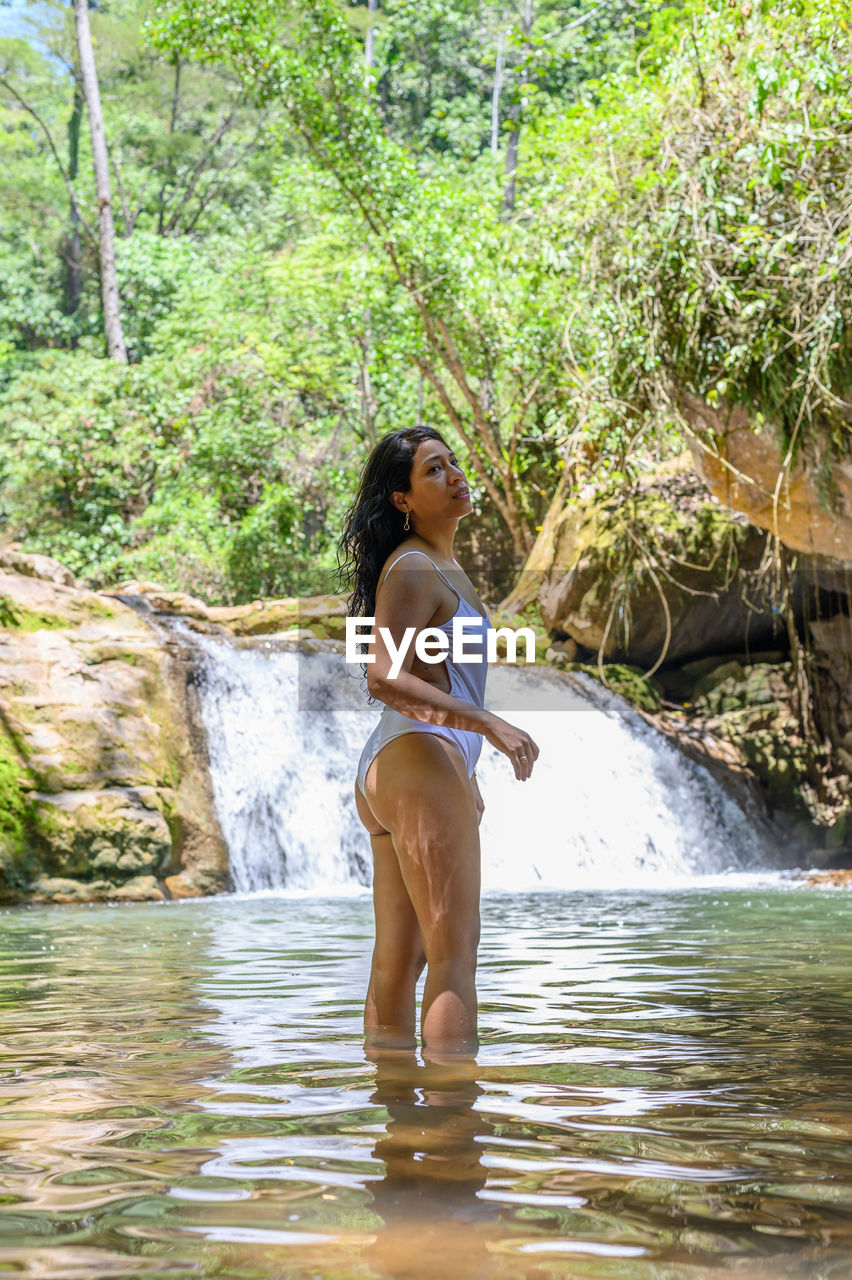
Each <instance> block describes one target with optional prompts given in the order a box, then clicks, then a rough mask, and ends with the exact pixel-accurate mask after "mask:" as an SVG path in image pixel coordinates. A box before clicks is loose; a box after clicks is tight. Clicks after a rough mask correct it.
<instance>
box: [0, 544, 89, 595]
mask: <svg viewBox="0 0 852 1280" xmlns="http://www.w3.org/2000/svg"><path fill="white" fill-rule="evenodd" d="M0 568H2V569H8V570H10V571H11V572H12V573H20V574H22V575H23V576H24V577H27V578H41V579H42V580H43V581H45V582H55V583H59V584H60V585H61V586H65V587H73V586H74V584H75V581H76V579H75V577H74V575H73V573H72V572H71V570H70V569H66V568H65V565H64V564H60V563H59V561H58V560H54V559H53V558H52V557H51V556H41V555H35V554H32V553H30V552H29V551H18V550H17V548H16V547H0Z"/></svg>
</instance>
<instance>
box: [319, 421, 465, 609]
mask: <svg viewBox="0 0 852 1280" xmlns="http://www.w3.org/2000/svg"><path fill="white" fill-rule="evenodd" d="M424 440H438V441H440V443H441V444H443V445H445V446H446V443H447V442H446V440H444V438H443V436H442V435H441V434H440V433H439V432H438V431H436V430H435V429H434V428H433V427H406V428H405V429H403V430H401V431H390V432H388V434H387V435H386V436H382V438H381V440H380V441H379V442H378V444H377V445H376V447H375V448H374V449H373V452H372V453H371V454H370V456H369V458H368V459H367V461H366V463H365V465H364V470H363V471H362V472H361V482H360V484H359V485H358V492H357V494H356V495H355V500H354V502H353V503H352V505H351V507H350V508H349V510H348V511H347V512H346V515H345V516H344V523H343V533H342V534H341V536H340V541H339V543H338V549H337V563H338V580H339V583H340V588H341V590H344V591H348V592H349V599H348V601H347V610H348V613H349V616H350V617H351V618H356V617H372V616H373V614H374V613H375V608H376V587H377V586H378V582H379V574H380V573H381V571H382V565H383V564H384V562H385V561H386V560H387V558H388V556H389V555H390V553H391V552H392V551H393V549H394V547H397V546H399V544H400V542H402V540H403V538H405V537H406V536H407V535H406V532H405V530H404V528H403V525H404V524H405V516H404V515H403V513H402V512H401V511H398V510H397V508H396V507H395V506H394V505H393V503H392V502H391V497H390V496H391V494H392V493H396V492H397V491H398V490H399V491H401V492H403V493H405V492H407V490H409V489H410V488H411V465H412V463H413V462H414V455H415V453H416V452H417V450H418V448H419V446H420V445H421V444H422V443H423V441H424ZM409 532H410V530H409Z"/></svg>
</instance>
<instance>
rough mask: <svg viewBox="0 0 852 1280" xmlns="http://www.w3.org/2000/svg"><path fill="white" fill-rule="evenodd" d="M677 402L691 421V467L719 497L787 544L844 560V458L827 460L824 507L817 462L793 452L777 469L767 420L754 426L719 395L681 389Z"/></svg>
mask: <svg viewBox="0 0 852 1280" xmlns="http://www.w3.org/2000/svg"><path fill="white" fill-rule="evenodd" d="M681 408H682V410H683V412H684V414H685V416H686V417H687V418H688V419H689V420H690V422H691V424H692V425H693V426H694V427H695V428H696V433H697V438H692V439H691V440H690V448H691V450H692V456H693V459H694V461H695V467H696V469H697V471H698V473H699V474H700V475H701V476H702V478H703V479H704V481H705V483H706V484H707V485H708V486H709V488H710V489H711V490H712V492H713V493H714V494H715V495H716V497H717V498H718V499H719V501H720V502H723V503H724V504H725V505H726V506H727V507H731V508H733V509H734V510H736V511H739V512H742V513H743V514H744V515H746V516H747V517H748V519H749V521H750V522H751V523H752V524H754V525H757V526H759V527H760V528H761V529H768V530H770V531H772V532H773V533H777V535H778V537H779V538H780V539H781V541H782V542H783V543H784V544H785V546H787V547H790V548H791V550H794V551H801V552H805V553H807V554H809V555H816V556H825V557H829V559H830V560H831V561H834V562H841V563H842V564H844V565H852V459H843V460H839V461H837V462H835V464H834V465H833V466H832V469H831V479H830V485H829V486H828V487H829V488H830V489H831V490H833V494H832V495H831V496H832V497H833V503H834V506H833V509H831V507H830V506H829V504H828V502H824V501H821V498H820V492H819V489H820V488H821V487H822V488H823V489H824V488H825V487H826V486H825V481H824V480H823V481H822V483H821V482H820V480H819V479H818V466H817V464H815V463H812V462H809V461H808V460H807V459H806V458H805V457H802V456H800V457H799V458H797V460H796V463H795V465H794V466H791V467H790V468H789V469H788V471H787V473H786V474H784V475H782V472H783V463H784V456H783V454H782V450H781V448H780V447H779V444H778V440H777V436H776V433H775V431H773V429H772V428H771V426H769V425H765V426H763V427H761V429H760V430H755V429H754V423H753V419H752V418H751V417H750V415H749V414H748V413H747V412H746V410H745V409H743V408H741V407H740V406H733V407H731V406H729V405H726V404H725V403H724V401H720V402H719V405H718V406H715V407H711V406H710V405H707V404H705V403H704V402H703V401H701V400H698V399H697V398H696V397H694V396H690V395H683V396H682V397H681ZM779 476H781V482H780V484H779ZM776 491H777V499H776V496H775V495H776Z"/></svg>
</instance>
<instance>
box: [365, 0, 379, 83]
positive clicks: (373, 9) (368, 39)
mask: <svg viewBox="0 0 852 1280" xmlns="http://www.w3.org/2000/svg"><path fill="white" fill-rule="evenodd" d="M378 10H379V0H367V34H366V35H365V36H364V66H366V67H371V66H372V65H373V62H374V45H373V14H374V13H378Z"/></svg>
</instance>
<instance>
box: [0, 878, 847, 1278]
mask: <svg viewBox="0 0 852 1280" xmlns="http://www.w3.org/2000/svg"><path fill="white" fill-rule="evenodd" d="M483 906H484V920H483V940H482V947H481V952H480V954H481V967H480V976H479V994H480V1011H481V1018H480V1022H481V1034H482V1048H481V1051H480V1053H479V1056H478V1060H477V1063H476V1064H475V1066H471V1067H469V1068H467V1069H463V1068H461V1067H458V1066H456V1067H454V1066H452V1065H444V1066H441V1065H438V1064H429V1063H424V1062H423V1061H422V1059H419V1058H416V1057H415V1056H414V1055H396V1056H389V1057H386V1058H382V1059H380V1060H379V1061H371V1060H369V1059H368V1058H367V1057H366V1056H365V1052H364V1047H363V1041H362V1037H361V1025H360V1019H361V1007H362V999H363V993H364V987H365V982H366V974H367V967H368V961H369V952H370V939H371V911H370V903H369V900H368V899H367V898H366V897H354V898H348V899H346V898H342V899H329V900H320V899H316V898H287V897H283V896H278V897H256V898H243V899H238V898H220V899H215V900H208V901H203V902H192V903H169V904H163V905H156V906H155V905H150V906H149V905H135V906H126V905H123V906H97V907H96V906H92V907H78V908H74V907H66V908H63V907H44V908H16V909H11V910H6V911H5V912H3V913H0V999H2V1026H3V1037H2V1039H3V1043H2V1056H0V1102H1V1103H2V1111H0V1140H2V1151H0V1168H2V1183H1V1184H0V1185H2V1196H0V1272H2V1274H20V1275H27V1276H44V1277H51V1280H62V1278H63V1277H92V1276H97V1277H101V1276H103V1277H131V1276H144V1277H157V1276H164V1277H177V1276H203V1277H208V1276H209V1277H234V1278H239V1280H250V1278H254V1277H258V1280H259V1278H260V1277H264V1278H265V1280H266V1278H270V1277H272V1278H282V1280H283V1277H287V1280H291V1278H292V1280H313V1278H314V1277H322V1278H323V1280H344V1278H346V1280H348V1278H350V1277H351V1278H353V1280H354V1278H358V1280H360V1278H363V1280H371V1278H373V1277H394V1278H396V1277H399V1278H402V1277H405V1278H406V1280H408V1278H409V1277H411V1278H416V1277H435V1278H437V1277H439V1276H440V1277H449V1278H450V1280H473V1278H474V1277H476V1278H479V1277H500V1278H503V1280H516V1278H518V1277H527V1276H531V1277H532V1276H535V1277H539V1276H540V1277H564V1276H568V1277H607V1278H609V1277H613V1278H615V1277H618V1278H619V1280H621V1278H622V1277H627V1278H628V1280H632V1278H633V1277H636V1280H680V1278H681V1277H684V1278H686V1280H691V1278H693V1277H695V1278H698V1277H705V1276H711V1275H713V1276H718V1275H721V1274H723V1273H724V1274H730V1275H731V1276H735V1277H738V1278H739V1277H774V1276H796V1277H799V1276H801V1277H803V1278H805V1277H807V1278H808V1280H811V1278H812V1277H820V1278H832V1280H833V1278H834V1277H844V1278H847V1277H849V1276H850V1275H852V1071H851V1070H850V1067H852V1036H850V1031H852V1000H851V999H850V997H852V963H850V962H852V930H850V908H852V893H849V892H847V891H833V892H831V891H829V892H827V891H821V890H815V889H809V888H803V887H797V888H793V887H791V886H790V887H785V886H784V885H782V884H778V885H775V886H763V887H760V886H757V887H755V886H751V887H745V888H743V887H738V886H737V885H736V884H733V883H732V884H730V885H728V884H725V883H722V884H720V885H716V886H712V887H705V888H701V889H689V890H685V889H681V890H671V891H668V892H656V893H651V892H648V893H641V892H630V893H627V892H624V893H618V892H613V893H583V894H576V895H556V894H540V895H523V896H521V895H512V896H508V895H507V896H493V897H487V898H486V899H485V901H484V904H483Z"/></svg>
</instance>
